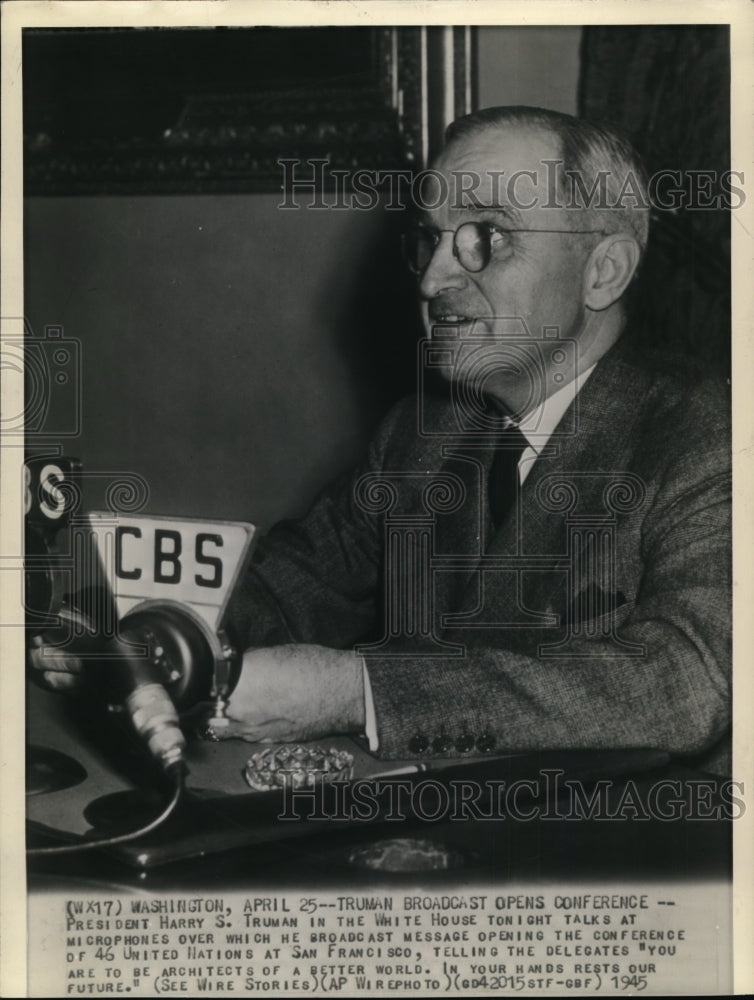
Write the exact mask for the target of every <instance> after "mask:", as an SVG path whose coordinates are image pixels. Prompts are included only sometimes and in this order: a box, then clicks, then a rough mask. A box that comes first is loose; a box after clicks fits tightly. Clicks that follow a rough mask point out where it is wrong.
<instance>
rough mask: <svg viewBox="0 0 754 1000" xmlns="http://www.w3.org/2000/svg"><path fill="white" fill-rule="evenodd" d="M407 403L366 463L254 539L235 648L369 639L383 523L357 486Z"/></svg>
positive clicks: (374, 467) (376, 466)
mask: <svg viewBox="0 0 754 1000" xmlns="http://www.w3.org/2000/svg"><path fill="white" fill-rule="evenodd" d="M408 408H410V403H409V401H408V400H406V401H404V402H403V403H399V404H398V405H397V406H396V407H395V408H394V409H393V410H392V411H391V413H389V414H388V416H387V417H386V418H385V420H384V421H383V423H382V425H381V426H380V428H379V429H378V431H377V434H376V435H375V437H374V439H373V441H372V443H371V445H370V447H369V450H368V453H367V456H366V458H365V460H364V462H363V463H362V464H361V465H360V466H359V467H357V469H356V470H355V471H352V472H351V473H349V474H347V475H345V476H343V477H341V478H340V479H339V480H338V481H336V482H335V483H333V484H331V485H330V486H329V487H328V488H327V489H325V490H324V491H323V492H322V493H321V494H320V495H319V497H318V498H317V499H316V500H315V501H314V503H313V505H312V507H311V508H310V510H309V512H308V513H307V514H306V515H305V516H304V517H303V518H301V519H300V520H298V521H281V522H280V523H278V524H277V525H275V526H274V527H273V528H272V529H271V531H270V532H269V533H268V534H267V535H266V536H265V537H264V538H262V539H260V541H259V542H258V543H257V546H256V549H255V552H254V556H253V559H252V563H251V567H250V569H249V571H248V572H247V574H246V577H245V578H244V580H243V581H242V582H241V584H240V585H239V586H238V587H237V588H236V590H235V592H234V594H233V596H232V598H231V601H230V605H229V609H228V615H227V618H226V626H227V629H228V632H229V634H230V636H231V638H232V639H233V640H234V641H235V644H236V646H237V648H239V649H248V648H249V647H252V646H273V645H278V644H280V643H289V642H306V643H317V644H319V645H323V646H331V647H333V648H337V649H343V648H346V647H349V646H352V645H353V644H354V643H356V642H358V641H360V640H362V639H364V637H365V636H366V635H368V634H369V633H370V631H371V630H372V629H373V627H374V624H375V619H376V616H377V615H378V614H379V613H380V611H381V609H380V606H379V597H380V596H381V595H380V594H379V593H378V590H379V581H380V567H381V562H382V555H383V553H382V548H383V543H382V527H381V520H380V519H379V518H377V517H375V516H374V515H373V514H370V513H368V512H365V511H364V509H363V507H362V506H361V505H360V503H359V501H358V498H357V495H356V490H357V486H358V483H359V481H360V478H361V477H362V476H363V475H366V474H369V473H373V472H379V471H380V470H381V469H382V467H383V456H384V453H385V449H386V446H387V442H388V441H389V440H390V438H391V436H392V434H393V433H394V428H395V425H396V424H398V423H400V421H401V416H402V413H403V410H404V409H408Z"/></svg>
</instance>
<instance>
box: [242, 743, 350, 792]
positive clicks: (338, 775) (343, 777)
mask: <svg viewBox="0 0 754 1000" xmlns="http://www.w3.org/2000/svg"><path fill="white" fill-rule="evenodd" d="M352 771H353V754H350V753H348V752H347V751H345V750H335V749H333V748H332V747H331V748H330V749H329V750H324V749H323V748H322V747H302V746H282V747H267V749H266V750H260V751H259V753H255V754H253V755H252V756H251V757H250V758H249V759H248V760H247V761H246V767H245V768H244V770H243V776H244V778H245V779H246V782H247V784H249V785H250V786H251V787H252V788H254V789H256V790H257V791H260V792H269V791H271V790H272V789H275V788H284V787H285V785H286V782H288V787H289V788H313V787H314V786H315V785H316V784H317V782H322V781H347V780H348V779H349V778H350V777H351V774H352Z"/></svg>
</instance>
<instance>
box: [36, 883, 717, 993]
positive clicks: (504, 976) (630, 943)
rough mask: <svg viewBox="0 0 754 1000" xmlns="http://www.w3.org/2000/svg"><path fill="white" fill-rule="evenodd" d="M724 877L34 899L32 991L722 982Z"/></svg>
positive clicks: (634, 986)
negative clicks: (622, 883) (627, 883)
mask: <svg viewBox="0 0 754 1000" xmlns="http://www.w3.org/2000/svg"><path fill="white" fill-rule="evenodd" d="M729 940H730V889H729V886H728V885H726V884H723V883H719V884H718V883H708V884H707V883H703V884H696V885H691V884H683V885H678V884H674V885H672V886H664V885H651V887H648V886H643V887H642V888H641V890H637V889H636V888H635V887H632V888H628V889H627V888H626V887H612V886H609V887H607V888H605V887H603V886H599V887H589V888H588V889H583V890H582V889H581V888H580V889H579V890H578V891H574V889H573V887H572V886H570V887H565V888H563V889H562V890H558V889H553V888H551V887H548V888H547V889H546V890H540V889H532V888H531V887H526V888H522V887H516V886H512V887H503V888H499V889H497V888H496V889H494V890H493V891H490V890H489V889H487V888H486V889H485V891H479V892H475V891H470V890H469V889H468V888H463V889H459V890H458V891H453V890H449V891H443V892H442V893H435V892H429V891H426V890H421V889H417V890H406V889H403V888H401V889H400V890H395V889H391V890H390V891H389V892H379V891H368V892H364V893H348V894H341V893H318V894H302V893H298V894H295V893H286V894H270V895H237V894H225V895H217V896H215V895H209V894H208V895H201V896H199V895H194V896H188V895H181V896H177V895H164V896H158V895H155V896H152V895H148V894H146V893H144V894H141V893H139V894H133V895H119V896H114V897H107V896H99V895H97V896H75V897H71V898H63V897H58V896H51V895H49V894H40V895H36V896H32V897H31V899H30V944H31V946H32V947H33V949H34V953H35V954H37V955H38V957H39V958H40V959H42V958H43V956H44V958H43V960H42V961H40V962H38V964H37V966H36V968H32V969H31V971H30V991H29V995H30V996H43V995H56V996H91V995H95V994H127V993H128V994H131V995H132V996H158V995H162V994H166V993H183V994H185V995H188V996H192V995H195V994H198V993H199V994H206V995H208V996H219V995H225V994H228V993H235V994H241V993H246V994H262V993H264V994H273V995H278V996H296V995H298V994H310V995H313V996H318V995H322V994H325V993H342V994H343V995H363V996H375V995H381V994H387V993H390V992H395V991H399V992H402V993H415V994H417V995H419V996H427V995H433V994H435V993H437V994H440V993H446V994H448V995H451V996H455V995H467V994H478V995H484V994H486V993H488V992H490V991H500V992H511V993H521V994H524V995H526V994H529V995H542V994H552V995H556V994H562V993H571V994H573V995H590V994H598V993H606V994H615V993H623V992H625V993H627V994H633V993H638V992H643V993H646V994H647V995H653V994H660V993H668V992H672V993H704V992H714V993H718V992H725V991H726V989H727V988H728V987H729V985H730V983H729V978H730V955H729V952H728V947H729V945H728V942H729Z"/></svg>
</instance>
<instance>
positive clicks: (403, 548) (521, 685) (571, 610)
mask: <svg viewBox="0 0 754 1000" xmlns="http://www.w3.org/2000/svg"><path fill="white" fill-rule="evenodd" d="M430 179H431V178H430ZM430 186H432V187H433V191H432V192H427V195H428V196H426V197H425V198H424V205H423V206H422V212H421V213H420V217H419V220H418V223H417V225H416V226H415V227H414V228H413V230H412V231H411V232H410V233H408V234H407V237H406V244H405V249H406V256H407V259H408V263H409V265H410V267H411V268H412V270H413V271H414V272H415V273H416V275H417V280H418V288H419V294H420V296H421V299H422V302H423V305H424V309H425V318H426V324H427V331H428V334H429V339H428V342H427V343H426V344H425V345H424V355H423V357H424V360H425V362H426V365H425V368H428V369H429V368H431V369H432V371H433V372H434V373H437V372H439V373H440V375H441V376H442V377H443V378H444V379H445V382H446V384H447V386H448V391H447V393H446V394H445V395H443V394H442V393H438V394H436V395H432V394H430V392H429V391H428V389H427V387H426V384H425V383H424V382H423V383H422V385H421V391H420V394H419V397H418V399H408V400H404V401H402V402H401V403H399V404H398V405H397V406H396V407H395V408H394V409H393V410H392V412H390V413H389V414H388V416H387V418H386V419H385V421H384V422H383V424H382V426H381V427H380V428H379V430H378V433H377V435H376V436H375V438H374V441H373V442H372V445H371V448H370V450H369V453H368V457H367V458H366V460H365V462H364V464H363V465H362V467H360V468H359V469H357V470H356V472H355V473H354V474H353V475H352V476H350V477H347V478H345V479H343V480H342V481H340V482H339V483H337V484H335V485H334V486H333V487H331V488H330V489H328V490H326V491H325V492H324V493H323V494H322V495H321V496H320V497H319V499H318V500H317V501H316V502H315V504H314V505H313V507H312V509H311V510H310V512H309V513H308V514H307V515H306V516H305V517H304V518H303V519H302V520H301V521H299V522H297V523H282V524H280V525H278V526H277V527H275V528H274V529H273V530H272V531H271V532H270V533H269V535H268V536H267V537H266V538H264V539H262V541H261V542H260V544H259V546H258V550H257V553H256V556H255V560H254V563H253V566H252V569H251V571H250V573H249V575H248V577H247V578H246V580H245V581H244V582H243V584H242V586H241V587H240V588H239V590H238V592H237V593H236V595H235V597H234V600H233V604H232V614H231V619H230V626H229V628H230V631H231V632H232V634H233V636H234V639H235V642H236V644H237V645H238V647H239V648H241V649H244V650H246V652H245V654H244V658H243V668H242V673H241V677H240V680H239V683H238V685H237V687H236V689H235V691H234V692H233V694H232V696H231V699H230V703H229V707H228V714H229V716H230V717H231V720H232V724H231V726H229V727H228V729H227V731H226V733H225V735H230V736H239V735H240V736H243V737H244V738H246V739H250V740H256V739H271V740H294V739H306V738H314V737H319V736H322V735H325V734H329V733H336V732H337V733H353V734H365V735H366V736H367V737H368V739H369V742H370V745H371V746H372V748H373V749H374V750H376V751H377V752H379V753H380V754H381V755H384V756H387V757H409V756H418V755H432V756H440V757H453V756H463V755H468V754H480V753H491V752H502V751H506V750H527V749H542V748H578V747H580V748H587V747H590V748H617V747H652V748H657V749H662V750H666V751H669V752H670V753H672V754H675V755H682V756H684V757H686V758H687V759H689V760H691V761H693V762H694V763H696V764H698V765H699V766H702V767H705V768H709V769H712V770H719V771H720V772H721V773H725V769H726V745H727V741H728V738H729V727H730V661H731V642H730V639H731V619H730V590H731V572H730V541H731V534H730V431H729V424H728V414H729V405H728V400H727V397H726V394H725V392H724V389H723V388H721V387H720V386H718V385H716V384H714V383H712V382H710V381H705V380H704V379H701V378H699V377H697V376H696V375H695V374H694V373H693V372H692V371H691V369H690V367H689V366H688V365H687V364H686V363H685V362H683V361H682V360H679V359H677V358H676V359H670V360H668V359H665V360H664V361H659V360H657V359H654V358H651V357H647V356H637V355H636V354H635V353H634V352H633V351H632V349H631V347H630V342H629V341H630V338H629V337H627V336H625V334H626V328H627V324H628V322H629V319H628V316H627V310H626V306H625V301H626V293H627V290H628V289H629V286H630V284H631V282H632V279H633V278H634V276H635V274H636V271H637V268H638V266H639V264H640V261H641V257H642V253H643V251H644V248H645V246H646V241H647V230H648V216H649V212H648V207H647V204H646V200H645V199H646V193H645V191H646V189H645V187H644V181H643V179H642V171H641V167H640V165H639V163H638V162H637V160H636V157H635V154H634V153H633V152H632V150H631V148H630V147H629V146H628V145H627V144H626V143H625V142H623V141H622V140H621V139H619V138H617V137H616V136H614V135H612V134H611V133H610V132H608V131H605V130H602V129H600V128H596V127H594V126H592V125H589V124H587V123H585V122H581V121H579V120H577V119H575V118H571V117H569V116H566V115H560V114H556V113H553V112H548V111H543V110H540V109H534V108H493V109H487V110H485V111H481V112H478V113H476V114H473V115H470V116H467V117H465V118H462V119H460V120H459V121H457V122H455V123H454V124H453V125H452V126H451V127H450V128H449V130H448V135H447V145H446V147H445V149H444V151H443V152H442V154H441V155H440V157H439V159H438V161H437V162H436V164H435V173H434V185H430Z"/></svg>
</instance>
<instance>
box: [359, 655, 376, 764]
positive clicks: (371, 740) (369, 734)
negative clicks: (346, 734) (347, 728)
mask: <svg viewBox="0 0 754 1000" xmlns="http://www.w3.org/2000/svg"><path fill="white" fill-rule="evenodd" d="M362 665H363V671H364V675H363V676H364V735H365V736H366V738H367V742H368V744H369V749H370V750H371V751H372V752H373V753H374V751H375V750H379V748H380V740H379V737H378V735H377V715H376V713H375V710H374V698H373V697H372V685H371V683H370V681H369V671H368V670H367V664H366V660H362Z"/></svg>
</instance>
